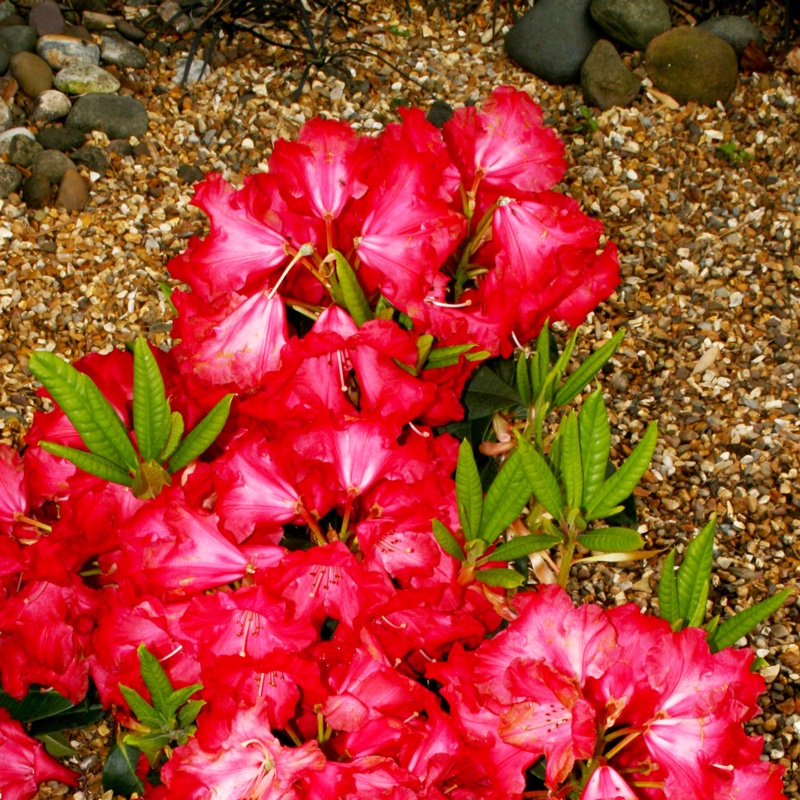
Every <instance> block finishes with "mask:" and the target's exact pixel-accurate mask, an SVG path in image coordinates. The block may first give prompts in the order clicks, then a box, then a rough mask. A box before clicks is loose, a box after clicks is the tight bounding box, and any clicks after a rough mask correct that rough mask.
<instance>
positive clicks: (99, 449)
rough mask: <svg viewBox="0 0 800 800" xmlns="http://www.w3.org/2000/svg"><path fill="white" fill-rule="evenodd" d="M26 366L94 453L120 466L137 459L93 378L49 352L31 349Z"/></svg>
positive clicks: (126, 466) (132, 466)
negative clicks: (32, 352) (33, 351)
mask: <svg viewBox="0 0 800 800" xmlns="http://www.w3.org/2000/svg"><path fill="white" fill-rule="evenodd" d="M28 367H29V368H30V370H31V372H32V373H33V374H34V375H35V376H36V378H37V379H38V380H39V381H41V383H42V385H43V386H44V387H45V389H47V391H48V392H50V394H51V395H52V397H53V400H55V401H56V403H58V405H59V406H60V407H61V410H62V411H63V412H64V413H65V414H66V415H67V419H68V420H69V421H70V422H71V423H72V424H73V425H74V426H75V430H76V431H77V432H78V435H79V436H80V437H81V440H82V441H83V443H84V444H85V445H86V447H88V448H89V450H90V451H91V452H92V453H94V454H95V455H98V456H101V457H102V458H105V459H107V460H108V461H111V462H112V463H115V464H117V465H119V466H120V467H122V468H123V469H130V470H133V469H135V468H136V465H137V464H138V463H139V458H138V456H137V455H136V450H135V449H134V446H133V444H132V442H131V440H130V437H129V436H128V431H127V430H126V429H125V426H124V425H123V424H122V420H121V419H120V418H119V415H118V414H117V412H116V411H115V410H114V408H113V406H112V405H111V404H110V403H109V402H108V400H106V399H105V397H103V395H102V394H101V393H100V390H99V389H98V388H97V386H96V385H95V383H94V381H93V380H92V379H91V378H90V377H88V376H87V375H84V374H83V373H82V372H78V370H77V369H75V368H74V367H73V366H71V365H70V364H67V363H66V361H63V360H62V359H60V358H59V357H58V356H56V355H53V354H52V353H40V352H39V353H34V354H33V355H32V356H31V357H30V359H29V361H28Z"/></svg>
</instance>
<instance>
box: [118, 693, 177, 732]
mask: <svg viewBox="0 0 800 800" xmlns="http://www.w3.org/2000/svg"><path fill="white" fill-rule="evenodd" d="M118 685H119V690H120V691H121V692H122V696H123V697H124V698H125V702H126V703H127V704H128V707H129V708H130V710H131V711H132V712H133V715H134V716H135V717H136V719H138V720H139V722H141V723H142V725H147V727H148V728H155V729H156V730H158V729H159V728H161V726H162V725H164V724H165V723H166V722H167V719H165V717H164V715H163V714H160V713H159V712H158V711H156V710H155V709H154V708H153V706H151V705H150V703H148V702H147V700H145V699H144V698H143V697H142V696H141V695H140V694H139V692H137V691H136V689H132V688H131V687H130V686H123V684H121V683H120V684H118Z"/></svg>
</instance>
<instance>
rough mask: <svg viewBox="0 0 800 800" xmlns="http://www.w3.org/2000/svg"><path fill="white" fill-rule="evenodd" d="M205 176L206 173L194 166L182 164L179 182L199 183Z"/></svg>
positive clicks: (179, 168) (179, 171)
mask: <svg viewBox="0 0 800 800" xmlns="http://www.w3.org/2000/svg"><path fill="white" fill-rule="evenodd" d="M205 176H206V174H205V172H203V170H201V169H200V167H196V166H195V165H194V164H181V165H180V166H179V167H178V180H179V181H180V182H181V183H188V184H192V183H197V181H201V180H203V178H205Z"/></svg>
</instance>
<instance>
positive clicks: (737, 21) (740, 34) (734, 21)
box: [697, 15, 764, 58]
mask: <svg viewBox="0 0 800 800" xmlns="http://www.w3.org/2000/svg"><path fill="white" fill-rule="evenodd" d="M697 27H698V28H702V29H703V30H704V31H708V32H709V33H713V34H714V36H719V38H720V39H724V40H725V41H726V42H727V43H728V44H729V45H730V46H731V47H732V48H733V49H734V50H735V51H736V55H737V56H739V57H740V58H741V56H742V53H743V52H744V49H745V47H747V45H748V44H750V42H755V43H756V44H757V45H758V46H759V47H760V48H761V49H762V50H763V49H764V35H763V34H762V33H761V28H759V27H758V25H756V24H755V23H753V22H750V20H749V19H747V18H746V17H737V16H733V15H725V16H722V17H712V18H711V19H707V20H705V22H701V23H700V24H699V25H698V26H697Z"/></svg>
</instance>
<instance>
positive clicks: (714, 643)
mask: <svg viewBox="0 0 800 800" xmlns="http://www.w3.org/2000/svg"><path fill="white" fill-rule="evenodd" d="M791 593H792V589H791V588H786V589H782V590H781V591H780V592H777V593H776V594H774V595H773V596H772V597H768V598H767V599H766V600H762V601H761V602H760V603H756V604H755V605H753V606H750V608H747V609H745V610H744V611H740V612H739V613H738V614H736V615H735V616H733V617H730V618H728V619H726V620H725V622H723V623H722V624H721V625H720V626H719V627H718V628H717V629H716V631H714V633H713V634H712V635H711V636H710V637H709V640H708V643H709V646H710V647H711V652H712V653H718V652H719V651H720V650H722V649H723V648H725V647H730V646H731V645H732V644H734V643H736V642H738V641H739V639H741V638H742V636H746V635H747V634H748V633H750V631H752V630H753V629H754V628H755V627H756V626H757V625H760V624H761V623H762V622H763V621H764V620H765V619H766V618H767V617H768V616H770V615H771V614H774V613H775V612H776V611H777V610H778V609H779V608H780V607H781V606H782V605H783V604H784V603H785V602H786V598H787V597H789V595H790V594H791Z"/></svg>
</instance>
